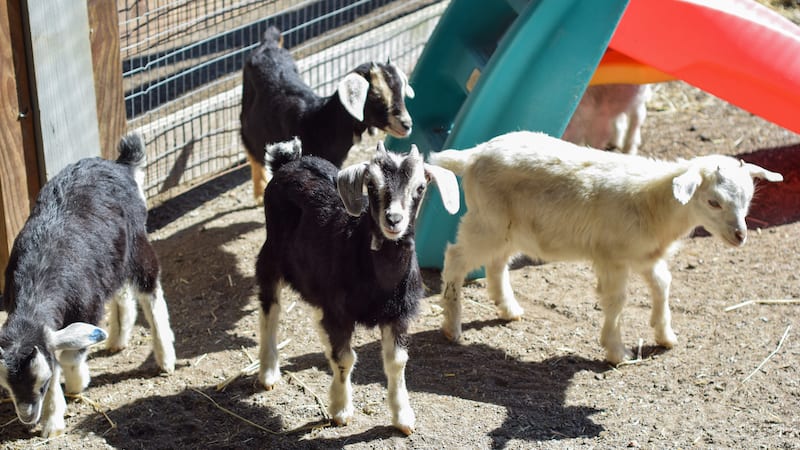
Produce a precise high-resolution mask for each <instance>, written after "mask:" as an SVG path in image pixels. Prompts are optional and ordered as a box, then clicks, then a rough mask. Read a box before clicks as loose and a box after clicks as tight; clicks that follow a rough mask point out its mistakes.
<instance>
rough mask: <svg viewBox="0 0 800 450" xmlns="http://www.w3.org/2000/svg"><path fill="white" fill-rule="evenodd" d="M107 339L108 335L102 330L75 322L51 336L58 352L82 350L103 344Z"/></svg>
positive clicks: (52, 333)
mask: <svg viewBox="0 0 800 450" xmlns="http://www.w3.org/2000/svg"><path fill="white" fill-rule="evenodd" d="M106 338H108V334H107V333H106V332H105V331H103V330H102V329H101V328H98V327H96V326H94V325H91V324H88V323H84V322H75V323H73V324H71V325H69V326H67V327H64V328H62V329H60V330H58V331H53V332H51V334H50V339H51V340H52V342H51V343H52V345H53V347H54V348H55V349H56V350H80V349H84V348H86V347H89V346H90V345H94V344H97V343H99V342H103V341H105V340H106Z"/></svg>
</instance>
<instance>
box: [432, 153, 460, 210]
mask: <svg viewBox="0 0 800 450" xmlns="http://www.w3.org/2000/svg"><path fill="white" fill-rule="evenodd" d="M425 176H426V177H427V178H428V181H430V180H433V181H435V182H436V187H437V188H438V189H439V194H440V196H441V197H442V204H444V209H445V210H447V212H448V213H450V214H455V213H457V212H458V210H459V208H460V203H461V195H460V193H459V190H458V181H457V180H456V176H455V174H454V173H453V172H451V171H449V170H447V169H445V168H443V167H439V166H434V165H433V164H425Z"/></svg>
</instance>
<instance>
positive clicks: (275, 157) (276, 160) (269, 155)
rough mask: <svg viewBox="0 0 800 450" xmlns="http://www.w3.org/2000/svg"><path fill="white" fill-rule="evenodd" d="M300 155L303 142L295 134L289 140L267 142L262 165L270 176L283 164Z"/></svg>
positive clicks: (298, 157) (296, 158)
mask: <svg viewBox="0 0 800 450" xmlns="http://www.w3.org/2000/svg"><path fill="white" fill-rule="evenodd" d="M302 155H303V144H302V143H301V142H300V138H299V137H297V136H295V137H294V139H292V140H291V141H285V142H278V143H277V144H267V147H266V148H265V149H264V165H265V166H266V167H267V171H268V172H270V173H269V176H270V177H271V176H272V174H274V173H276V172H277V171H278V170H280V168H281V167H283V166H284V165H285V164H287V163H290V162H292V161H296V160H298V159H300V157H301V156H302Z"/></svg>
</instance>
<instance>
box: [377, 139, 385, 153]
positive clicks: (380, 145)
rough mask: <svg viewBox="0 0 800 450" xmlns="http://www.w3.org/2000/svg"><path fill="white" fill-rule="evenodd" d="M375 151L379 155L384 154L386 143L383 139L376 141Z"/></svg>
mask: <svg viewBox="0 0 800 450" xmlns="http://www.w3.org/2000/svg"><path fill="white" fill-rule="evenodd" d="M375 151H376V152H377V153H378V154H380V155H385V154H386V153H387V152H386V144H384V143H383V141H378V146H377V147H376V148H375Z"/></svg>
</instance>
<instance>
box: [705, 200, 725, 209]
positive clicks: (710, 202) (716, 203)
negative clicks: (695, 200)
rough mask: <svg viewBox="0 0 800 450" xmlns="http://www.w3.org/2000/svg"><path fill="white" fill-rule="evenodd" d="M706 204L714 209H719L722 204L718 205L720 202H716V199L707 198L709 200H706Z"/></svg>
mask: <svg viewBox="0 0 800 450" xmlns="http://www.w3.org/2000/svg"><path fill="white" fill-rule="evenodd" d="M708 206H710V207H712V208H714V209H720V208H722V205H720V204H719V202H718V201H716V200H709V201H708Z"/></svg>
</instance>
